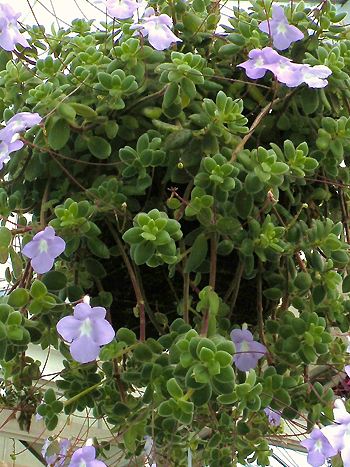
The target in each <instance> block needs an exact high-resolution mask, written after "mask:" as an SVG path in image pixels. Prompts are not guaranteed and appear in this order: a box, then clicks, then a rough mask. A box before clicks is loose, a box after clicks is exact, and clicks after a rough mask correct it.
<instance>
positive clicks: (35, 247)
mask: <svg viewBox="0 0 350 467" xmlns="http://www.w3.org/2000/svg"><path fill="white" fill-rule="evenodd" d="M65 247H66V242H65V241H64V240H63V239H62V238H61V237H58V236H56V234H55V231H54V229H53V228H52V227H45V229H44V230H42V231H41V232H39V233H37V234H36V235H34V237H33V240H31V241H30V242H29V243H27V244H26V245H25V246H24V248H23V249H22V253H23V254H24V255H25V256H27V257H28V258H30V259H31V266H32V268H33V269H34V271H35V272H37V273H38V274H44V272H47V271H50V269H51V268H52V266H53V263H54V261H55V258H57V256H59V255H60V254H61V253H63V251H64V249H65Z"/></svg>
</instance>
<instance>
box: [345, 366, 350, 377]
mask: <svg viewBox="0 0 350 467" xmlns="http://www.w3.org/2000/svg"><path fill="white" fill-rule="evenodd" d="M344 370H345V373H346V374H347V375H348V377H349V378H350V365H345V367H344Z"/></svg>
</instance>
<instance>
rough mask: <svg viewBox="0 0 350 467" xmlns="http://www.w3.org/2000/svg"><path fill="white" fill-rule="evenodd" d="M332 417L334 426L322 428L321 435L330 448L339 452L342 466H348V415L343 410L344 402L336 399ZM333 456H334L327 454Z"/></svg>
mask: <svg viewBox="0 0 350 467" xmlns="http://www.w3.org/2000/svg"><path fill="white" fill-rule="evenodd" d="M333 417H334V421H335V424H333V425H328V426H325V427H323V428H322V430H321V431H322V434H323V435H324V436H325V437H326V438H327V440H328V442H329V443H330V445H331V446H332V448H333V449H334V450H335V451H336V452H337V451H340V454H341V457H342V459H343V463H344V466H349V465H350V444H349V434H350V414H349V413H348V411H347V410H346V408H345V405H344V402H343V401H342V400H341V399H337V400H336V401H335V402H334V409H333ZM328 455H334V454H328Z"/></svg>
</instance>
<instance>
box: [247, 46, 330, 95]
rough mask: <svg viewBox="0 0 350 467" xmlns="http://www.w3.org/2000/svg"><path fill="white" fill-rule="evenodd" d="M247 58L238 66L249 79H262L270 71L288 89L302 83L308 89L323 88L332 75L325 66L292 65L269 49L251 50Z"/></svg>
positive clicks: (289, 61)
mask: <svg viewBox="0 0 350 467" xmlns="http://www.w3.org/2000/svg"><path fill="white" fill-rule="evenodd" d="M248 57H249V59H248V60H246V61H245V62H243V63H241V64H239V65H238V66H239V67H242V68H244V69H245V71H246V74H247V76H248V77H249V78H252V79H258V78H262V77H263V76H264V75H265V73H266V72H267V71H271V72H272V73H273V74H274V75H275V76H276V79H277V81H279V82H280V83H283V84H285V85H286V86H288V87H290V88H294V87H296V86H299V85H300V84H302V83H306V84H307V85H308V86H309V87H310V88H323V87H325V86H327V84H328V83H327V80H326V78H328V76H329V75H330V74H331V73H332V72H331V70H330V69H329V68H328V67H327V66H325V65H315V66H313V67H312V66H311V65H308V64H306V63H293V62H292V61H291V60H290V59H289V58H286V57H283V56H282V55H280V54H279V53H278V52H276V51H275V50H273V49H272V48H271V47H264V48H263V49H253V50H251V51H250V52H249V54H248Z"/></svg>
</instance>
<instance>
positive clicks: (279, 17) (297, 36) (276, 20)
mask: <svg viewBox="0 0 350 467" xmlns="http://www.w3.org/2000/svg"><path fill="white" fill-rule="evenodd" d="M259 29H260V31H262V32H266V33H267V34H270V35H271V37H272V42H273V46H274V47H275V48H276V49H277V50H285V49H288V47H289V46H290V44H291V43H292V42H295V41H300V40H301V39H303V38H304V34H303V33H302V32H301V31H300V30H299V29H298V28H296V27H295V26H293V25H291V24H289V23H288V20H287V18H286V15H285V13H284V9H283V8H282V7H281V6H279V5H272V18H270V19H269V20H267V21H262V22H261V23H260V25H259Z"/></svg>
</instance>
